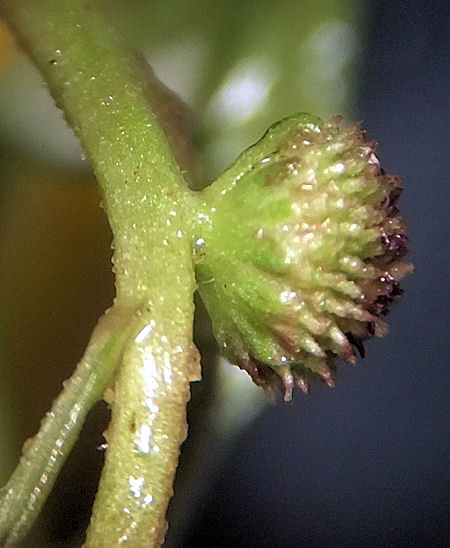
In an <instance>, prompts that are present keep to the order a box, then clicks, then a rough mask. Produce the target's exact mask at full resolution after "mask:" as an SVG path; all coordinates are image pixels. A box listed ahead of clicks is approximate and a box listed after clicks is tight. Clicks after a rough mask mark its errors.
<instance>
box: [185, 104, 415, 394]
mask: <svg viewBox="0 0 450 548" xmlns="http://www.w3.org/2000/svg"><path fill="white" fill-rule="evenodd" d="M339 122H340V118H334V119H332V120H330V121H328V122H323V121H322V120H320V119H318V118H314V117H311V116H308V115H304V114H301V115H298V116H295V117H293V118H288V119H286V120H283V121H282V122H280V123H278V124H276V125H275V126H273V127H271V128H270V129H269V130H268V132H267V133H266V134H265V136H264V137H263V138H262V139H261V141H259V142H258V143H257V144H256V145H254V146H253V147H251V148H250V149H248V150H247V151H245V152H244V153H243V154H242V155H241V156H240V157H239V158H238V159H237V160H236V162H235V163H234V164H233V166H232V167H231V168H230V169H229V170H228V171H227V172H226V173H225V174H224V175H222V177H221V178H220V179H219V180H218V181H217V182H216V183H214V184H213V185H212V186H211V187H209V188H208V189H206V190H205V191H203V193H202V198H203V200H202V208H201V213H199V214H198V216H197V217H198V224H197V226H196V227H195V230H194V233H195V258H196V273H197V280H198V288H199V292H200V294H201V296H202V298H203V301H204V303H205V305H206V308H207V309H208V311H209V314H210V316H211V319H212V324H213V330H214V334H215V336H216V338H217V341H218V343H219V346H220V347H221V351H222V352H223V354H225V355H226V356H227V357H228V358H229V359H230V360H231V361H232V362H234V363H236V364H237V365H238V366H239V367H241V368H243V369H245V370H246V371H248V373H249V374H250V376H251V377H252V379H253V380H254V382H255V383H256V384H258V385H261V386H262V387H263V388H265V389H266V391H267V392H268V394H269V396H273V394H274V390H275V388H276V387H277V386H279V387H282V388H283V390H284V393H285V396H284V397H285V400H290V399H291V397H292V390H293V388H294V387H295V386H297V387H299V388H301V389H302V390H304V391H306V390H307V389H308V385H309V383H310V381H311V380H312V379H314V378H315V377H318V378H321V379H322V380H323V381H324V382H326V383H327V384H328V385H330V386H332V385H333V381H332V371H333V370H334V365H333V359H334V357H339V358H343V359H344V360H346V361H347V362H350V363H354V362H355V360H356V358H355V348H356V349H358V350H359V351H360V353H361V354H362V353H363V346H362V341H363V340H364V339H367V338H369V337H371V336H373V335H378V336H382V335H384V334H385V333H386V325H385V324H384V323H383V321H382V320H381V319H380V315H383V314H386V312H387V310H388V306H389V305H390V304H391V302H392V300H393V299H394V297H396V296H397V295H399V294H400V293H401V289H400V286H399V283H398V280H399V279H400V278H402V277H403V276H404V275H406V274H407V273H409V272H411V270H412V267H411V266H410V265H409V264H406V263H402V262H400V260H399V259H400V257H401V256H402V255H403V254H404V252H405V251H406V236H405V233H406V231H405V226H404V223H403V221H402V219H401V217H400V216H399V213H398V209H397V208H396V202H397V199H398V197H399V195H400V192H401V186H400V181H399V179H398V178H396V177H393V176H389V175H385V174H384V172H383V171H382V170H381V169H380V166H379V162H378V159H377V157H376V155H375V153H376V149H377V145H376V143H373V142H368V141H366V140H365V136H364V133H363V132H362V130H361V128H360V126H359V125H356V124H355V125H352V126H349V127H346V128H339V127H338V126H339Z"/></svg>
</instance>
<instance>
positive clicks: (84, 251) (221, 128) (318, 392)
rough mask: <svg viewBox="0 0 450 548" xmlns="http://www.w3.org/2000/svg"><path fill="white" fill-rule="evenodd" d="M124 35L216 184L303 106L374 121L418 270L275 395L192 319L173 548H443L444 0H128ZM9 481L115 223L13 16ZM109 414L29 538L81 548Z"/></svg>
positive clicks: (116, 16) (1, 200) (99, 292)
mask: <svg viewBox="0 0 450 548" xmlns="http://www.w3.org/2000/svg"><path fill="white" fill-rule="evenodd" d="M104 4H105V8H106V9H105V12H106V13H107V16H108V17H109V18H111V21H112V23H113V24H114V25H116V28H117V29H118V32H120V33H123V34H124V36H125V38H126V40H127V41H128V43H130V44H131V46H132V47H133V48H135V49H136V51H139V52H141V53H143V54H144V56H145V58H146V60H147V61H148V62H149V63H150V64H151V65H152V67H153V69H154V71H155V73H156V75H157V77H158V78H160V79H161V80H162V81H163V82H164V83H165V84H166V85H167V86H168V87H170V88H171V89H173V90H174V91H175V92H176V93H177V94H178V95H179V96H180V97H181V99H182V100H183V101H184V102H185V103H186V105H187V107H188V110H189V112H190V114H189V115H188V116H187V120H188V122H189V132H190V135H191V139H192V142H193V143H194V144H195V146H196V148H197V150H198V154H199V156H198V157H199V158H200V162H199V167H198V171H197V180H198V184H199V185H203V184H205V182H207V181H210V180H212V178H214V177H215V176H216V175H217V174H218V173H220V172H221V171H222V170H223V169H224V168H225V167H226V166H227V165H228V164H229V163H230V162H231V161H232V160H233V159H234V157H235V156H236V155H237V154H238V153H239V152H240V151H241V150H242V149H244V148H246V147H247V146H249V145H251V144H252V143H253V142H255V141H256V140H257V139H258V138H259V137H260V136H261V134H262V133H263V132H264V130H265V129H266V128H267V127H268V126H269V125H270V124H271V123H272V122H274V121H276V120H278V119H280V118H283V117H285V116H287V115H289V114H292V113H294V112H298V111H307V112H312V113H315V114H318V115H320V116H322V117H324V118H326V117H331V116H333V115H335V114H343V115H344V119H345V120H346V121H353V120H363V124H364V127H365V128H367V130H368V135H369V138H370V139H376V140H377V141H379V142H380V143H381V154H380V156H381V160H382V163H383V166H384V167H385V169H386V170H387V171H388V172H390V173H395V174H399V175H401V176H402V178H403V181H404V187H405V192H404V196H403V198H402V200H401V209H402V211H403V214H404V217H405V218H406V220H407V223H408V226H409V229H410V240H411V249H412V251H411V253H410V255H409V259H410V260H411V261H413V262H414V263H415V266H416V273H415V274H414V275H413V276H412V277H411V278H410V279H407V280H405V282H404V284H403V286H404V288H405V290H406V291H405V295H404V296H403V298H402V299H401V301H402V302H401V303H400V305H399V306H398V307H394V309H393V311H392V313H391V314H390V316H389V318H388V321H389V323H390V325H391V333H390V335H389V336H388V337H387V338H386V339H382V340H377V341H372V342H369V344H368V345H367V347H368V348H367V351H368V352H367V354H368V357H366V359H365V360H364V361H362V362H360V364H359V365H358V366H357V367H356V368H352V367H350V366H344V365H342V366H341V367H339V370H338V374H337V379H336V380H337V382H336V388H335V389H334V390H330V389H328V388H326V387H324V386H321V385H318V386H313V388H312V391H311V393H310V394H309V395H308V396H306V397H305V396H302V395H300V394H297V395H296V397H295V398H294V402H293V403H292V404H281V403H279V404H277V405H276V406H267V405H266V404H265V402H264V397H263V396H262V395H261V394H260V393H259V392H258V391H257V390H256V389H255V388H254V387H253V385H252V384H251V382H250V380H249V379H248V378H246V376H245V374H243V373H242V372H240V371H239V370H237V368H232V367H231V366H230V365H229V364H227V363H225V362H224V361H223V360H220V359H218V358H217V357H216V353H215V346H214V342H213V341H212V338H211V334H210V331H209V325H208V321H207V318H205V316H204V314H203V313H202V312H201V306H200V305H199V309H200V313H199V315H198V318H197V322H196V332H197V341H198V345H199V347H200V348H201V350H202V358H203V366H204V377H205V380H204V381H203V382H202V383H198V384H196V385H194V386H193V398H192V401H191V404H190V436H189V439H188V441H187V442H186V443H185V445H184V448H183V454H182V459H181V466H180V469H179V473H178V476H177V483H176V488H175V493H176V495H175V497H174V499H173V501H172V503H171V507H170V513H169V521H170V529H169V532H168V535H167V539H166V546H169V547H171V548H182V547H185V548H188V547H189V548H194V547H197V546H212V547H222V546H224V547H225V546H227V547H249V548H253V547H255V548H256V547H293V548H295V547H300V546H307V547H331V546H333V547H334V546H357V547H359V546H361V547H366V546H369V547H372V546H373V547H375V546H394V547H396V546H400V547H401V546H436V547H441V546H442V547H444V546H447V545H448V543H449V535H448V510H449V508H448V506H449V505H448V495H447V493H448V479H449V478H448V469H449V462H448V441H447V440H448V437H449V436H448V433H449V432H448V428H447V424H448V422H447V414H448V406H447V400H448V392H447V388H448V383H447V378H448V365H449V363H448V362H449V344H448V343H449V327H448V324H449V322H448V309H449V300H448V289H447V286H448V277H449V264H450V254H449V246H448V237H447V233H448V230H449V214H448V211H447V210H448V207H449V193H448V188H449V185H448V181H447V178H448V170H449V164H448V129H447V128H448V119H449V115H450V108H449V99H448V95H449V88H450V76H449V70H448V68H449V61H450V55H449V52H450V41H449V31H450V28H449V20H450V17H449V16H450V10H449V8H448V3H447V2H445V1H442V2H440V1H430V0H428V1H426V0H422V1H420V0H398V1H396V2H390V1H387V0H380V1H372V2H370V1H367V2H364V1H363V0H315V1H314V2H310V1H307V0H304V1H301V0H285V1H283V2H278V3H277V2H273V1H267V0H260V1H257V2H255V1H253V2H252V1H249V0H240V1H234V0H232V1H228V2H223V3H221V2H214V1H213V0H192V1H191V2H183V1H181V0H166V1H162V0H160V1H156V0H134V1H130V2H120V1H119V0H115V1H112V2H111V1H110V2H106V1H105V2H104ZM0 156H1V158H0V166H1V168H0V276H1V283H0V360H1V366H0V481H1V483H4V482H5V481H6V479H7V478H8V476H9V474H10V473H11V471H12V470H13V468H14V466H15V463H16V461H17V459H18V456H19V454H20V449H21V446H22V444H23V442H24V441H25V439H26V438H27V437H29V436H31V435H33V434H34V433H35V432H36V430H37V428H38V426H39V422H40V419H41V417H42V415H43V414H44V413H45V412H46V410H47V409H48V408H49V406H50V404H51V401H52V400H53V398H54V397H55V396H56V394H57V393H58V392H59V390H60V388H61V382H62V380H64V379H65V378H67V377H68V376H69V375H70V373H71V371H72V369H73V366H74V364H75V363H76V362H77V360H78V359H79V358H80V357H81V355H82V353H83V350H84V347H85V345H86V343H87V340H88V337H89V334H90V332H91V330H92V328H93V326H94V325H95V322H96V319H97V318H98V316H99V315H100V314H101V313H102V312H103V310H104V309H105V308H106V307H107V306H109V304H110V303H111V300H112V296H113V278H112V275H111V272H110V270H111V269H110V257H111V249H110V239H111V237H110V233H109V228H108V225H107V221H106V218H105V216H104V213H103V211H102V210H101V209H100V207H99V196H98V194H97V189H96V186H95V180H94V178H93V175H92V172H91V169H90V166H89V165H88V162H87V161H86V160H85V158H84V156H83V153H82V150H81V148H80V146H79V144H78V143H77V141H76V140H75V138H74V137H73V136H72V134H71V131H70V130H69V129H68V128H67V127H66V125H65V123H64V121H63V119H62V115H61V113H60V112H58V111H57V110H56V108H55V107H54V105H53V102H52V100H51V99H50V97H49V95H48V93H47V91H46V89H45V86H44V84H43V83H42V80H41V78H40V76H39V74H38V73H37V71H36V70H35V69H34V68H33V66H32V65H31V64H30V63H29V62H28V61H27V60H26V58H25V57H24V56H23V55H22V54H21V53H19V52H18V51H17V49H16V48H15V47H14V45H13V41H12V39H11V37H10V35H9V34H8V32H7V30H6V28H5V27H4V26H3V25H2V24H1V22H0ZM107 421H108V410H107V408H106V406H105V405H103V404H98V405H97V406H96V407H95V408H94V409H93V411H92V412H91V414H90V415H89V417H88V420H87V422H86V425H85V428H84V430H83V434H82V437H81V439H80V442H79V443H78V444H77V446H76V448H75V450H74V452H73V453H72V455H71V457H70V458H69V460H68V462H67V464H66V466H65V467H64V469H63V471H62V474H61V476H60V478H59V480H58V481H57V484H56V486H55V489H54V492H53V494H52V495H51V497H50V498H49V500H48V502H47V504H46V506H45V509H44V512H43V514H42V516H41V518H40V519H39V521H38V523H37V524H36V525H35V527H34V528H33V531H32V533H31V534H30V536H29V538H28V539H27V540H26V541H24V542H23V543H22V545H21V546H23V547H30V548H40V547H59V546H67V547H78V546H81V544H82V539H83V531H84V530H85V528H86V526H87V523H88V520H89V515H90V507H91V504H92V500H93V497H94V495H95V490H96V485H97V481H98V476H99V473H100V470H101V466H102V460H103V453H102V451H101V450H99V449H97V447H99V446H100V445H101V444H102V443H103V441H102V435H101V433H102V431H103V430H104V429H105V427H106V424H107Z"/></svg>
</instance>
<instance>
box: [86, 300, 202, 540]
mask: <svg viewBox="0 0 450 548" xmlns="http://www.w3.org/2000/svg"><path fill="white" fill-rule="evenodd" d="M152 313H153V314H154V313H155V311H153V312H152ZM157 316H158V317H159V318H161V315H156V316H155V318H156V317H157ZM149 317H150V313H149ZM170 331H171V329H170V326H167V325H165V324H164V321H163V322H161V321H160V320H159V321H158V320H156V319H150V321H149V322H148V323H147V324H146V326H145V327H144V328H143V329H142V331H141V332H140V333H139V334H138V335H137V336H136V337H135V339H134V340H133V341H131V342H130V343H129V344H128V347H127V349H126V350H125V354H124V361H123V367H122V368H121V369H120V372H119V376H118V379H117V383H116V387H115V392H114V406H113V418H112V422H111V425H110V427H109V430H108V432H107V433H106V438H107V441H108V443H109V449H108V452H107V459H106V464H105V469H104V473H103V475H102V479H101V481H100V490H99V494H98V496H97V499H96V502H95V505H94V513H93V519H92V521H91V526H90V529H89V531H88V538H87V542H86V546H87V547H89V548H97V547H99V546H104V547H109V546H116V545H120V544H123V543H126V545H127V546H135V547H142V546H159V545H160V544H161V543H162V541H163V539H164V534H165V530H166V522H165V514H166V509H167V504H168V501H169V499H170V497H171V496H172V482H173V478H174V475H175V471H176V467H177V462H178V455H179V447H180V445H181V443H182V442H183V440H184V439H185V437H186V431H187V428H186V403H187V401H188V399H189V381H190V380H196V379H197V378H198V372H197V370H196V367H195V364H196V363H197V359H196V349H195V347H194V346H193V344H192V342H191V341H189V340H188V339H184V340H183V339H180V338H179V337H176V336H169V337H167V336H166V333H168V332H170ZM193 365H194V368H193V369H191V368H192V366H193ZM186 373H188V374H186ZM116 501H117V502H116ZM110 507H112V510H111V508H110ZM111 520H112V523H113V524H114V526H113V527H111V525H110V523H111Z"/></svg>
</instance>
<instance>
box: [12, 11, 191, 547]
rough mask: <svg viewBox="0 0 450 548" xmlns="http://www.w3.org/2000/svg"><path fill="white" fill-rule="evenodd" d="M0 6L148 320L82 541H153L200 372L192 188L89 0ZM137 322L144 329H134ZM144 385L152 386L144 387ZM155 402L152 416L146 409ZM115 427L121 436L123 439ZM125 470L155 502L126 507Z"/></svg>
mask: <svg viewBox="0 0 450 548" xmlns="http://www.w3.org/2000/svg"><path fill="white" fill-rule="evenodd" d="M1 9H2V11H3V12H4V14H5V15H6V17H7V20H8V21H9V23H10V25H11V26H12V28H14V29H15V30H16V34H17V36H18V37H19V39H20V41H21V43H22V44H23V45H24V47H25V48H26V50H27V51H28V52H29V53H30V55H31V56H32V57H33V59H34V60H35V62H36V64H37V65H38V67H39V68H40V70H41V71H42V73H43V75H44V76H45V78H46V80H47V83H48V85H49V88H50V91H51V93H52V95H53V96H54V98H55V100H56V102H57V104H58V105H59V106H61V107H62V108H63V109H64V113H65V116H66V119H67V121H68V122H69V123H70V124H71V125H72V127H73V129H74V131H75V133H76V134H77V135H78V136H79V138H80V140H81V143H82V144H83V147H84V149H85V151H86V154H87V155H88V157H89V158H90V160H91V162H92V165H93V167H94V170H95V174H96V176H97V179H98V181H99V184H100V187H101V189H102V192H103V196H104V205H105V209H106V212H107V215H108V219H109V222H110V225H111V228H112V231H113V236H114V249H115V252H114V258H113V262H114V268H115V274H116V288H117V296H116V301H115V305H114V306H115V307H118V306H119V307H125V308H128V309H130V308H131V309H133V310H140V311H141V315H142V319H143V321H144V323H145V322H147V324H146V325H145V326H143V327H142V329H141V331H140V335H138V336H137V337H136V338H135V339H134V342H133V343H130V345H129V348H128V350H127V352H126V353H125V354H124V356H123V360H122V364H121V367H120V370H119V373H118V376H117V379H116V383H115V394H116V397H115V400H114V401H113V402H112V407H113V419H112V424H111V427H110V440H109V449H108V451H107V457H106V468H105V474H104V476H103V478H102V480H101V485H100V492H99V495H98V500H97V503H96V505H95V518H94V520H93V524H92V527H91V530H90V534H89V540H88V544H89V545H90V546H99V547H100V546H108V548H109V547H112V546H115V545H116V544H121V543H122V542H123V541H121V540H120V539H121V538H122V537H123V536H124V535H128V536H129V545H134V546H152V545H154V544H156V543H157V542H158V540H159V539H161V538H162V536H163V528H164V519H163V513H164V511H165V507H166V506H167V503H168V500H169V498H170V493H171V485H172V478H173V474H174V470H175V466H176V460H177V454H178V446H179V444H180V443H181V442H182V440H183V438H184V431H185V410H184V407H185V402H186V399H187V397H188V384H189V381H191V380H194V379H198V378H199V376H200V375H199V371H198V360H197V357H196V353H195V352H193V351H192V316H193V300H192V294H193V291H194V289H195V282H194V275H193V267H192V257H191V254H192V250H191V244H190V242H191V236H190V234H189V222H188V218H189V216H190V215H191V213H190V212H191V210H192V209H193V208H192V201H193V198H192V194H191V193H190V191H189V190H188V189H187V187H186V184H185V181H184V179H183V177H182V175H181V173H180V170H179V168H178V166H177V164H176V162H175V160H174V158H173V155H172V153H171V151H170V148H169V146H168V144H167V141H166V138H165V135H164V133H163V131H162V130H161V129H160V127H159V125H158V122H157V119H156V116H155V114H154V113H153V112H152V110H151V108H150V105H149V103H148V100H147V93H146V90H145V85H144V83H143V82H144V79H143V78H142V77H141V75H140V74H139V67H138V65H137V63H136V61H135V58H134V56H133V55H130V54H129V52H128V51H127V50H126V49H124V48H123V46H122V44H121V43H120V40H119V39H118V38H117V36H116V33H115V32H114V31H112V30H111V29H110V28H109V27H108V25H107V24H106V23H105V21H104V20H103V18H102V16H101V14H100V13H99V12H98V11H97V10H96V9H95V8H94V7H93V5H91V2H88V1H86V0H4V2H3V3H2V6H1ZM146 329H147V330H150V331H151V332H152V336H149V337H147V338H145V337H144V336H143V335H142V333H146ZM140 337H141V338H140ZM141 339H142V340H141ZM152 363H153V364H154V371H153V372H151V370H150V369H149V368H150V367H151V364H152ZM169 370H170V371H171V372H172V379H173V380H172V381H171V382H169V381H168V380H167V378H168V377H167V374H168V371H169ZM149 375H150V377H149ZM147 381H148V383H150V384H151V382H150V381H152V382H154V383H155V387H154V390H153V388H152V389H151V391H150V392H151V393H150V392H149V391H148V389H147V384H148V383H147ZM152 386H153V385H152ZM153 398H154V402H155V403H154V406H155V407H158V412H156V411H154V407H153V404H152V405H150V400H152V399H153ZM132 413H135V414H136V423H135V424H136V428H138V429H139V430H136V432H141V431H142V428H144V430H145V431H151V432H153V433H154V436H155V437H154V442H152V443H154V447H155V449H154V451H153V450H152V451H153V452H151V454H148V455H147V456H144V457H143V458H141V457H142V456H141V455H138V454H137V453H136V450H137V445H136V435H137V434H136V433H134V434H132V433H131V430H130V428H131V426H130V425H131V422H130V417H131V414H132ZM124 424H126V425H128V432H129V434H127V435H126V436H125V438H124V439H122V438H121V436H120V435H119V433H120V432H121V429H122V428H123V425H124ZM152 439H153V438H152ZM149 443H150V442H149ZM152 447H153V445H152ZM157 449H158V451H159V453H158V456H156V455H157ZM130 466H131V468H130ZM131 476H132V477H134V478H137V480H139V481H140V478H143V481H144V482H145V492H146V493H148V494H149V495H151V496H154V497H155V504H154V505H153V506H152V508H153V507H154V508H155V509H156V508H157V510H155V511H153V510H151V511H150V510H148V508H147V507H146V506H145V505H146V504H147V503H146V501H145V500H144V499H142V500H141V498H140V497H136V500H134V499H133V502H134V504H133V505H131V507H130V493H132V494H133V493H134V491H133V489H131V491H130V485H131V484H130V477H131ZM151 482H155V486H153V485H152V484H151ZM156 484H157V485H156ZM133 485H136V484H133ZM154 487H155V489H154ZM148 500H149V499H147V501H148ZM125 509H128V510H130V512H129V513H127V512H125ZM133 513H136V517H135V516H134V515H133ZM137 514H139V517H138V515H137ZM118 516H120V520H119V518H118ZM135 522H136V523H137V525H136V526H134V525H133V524H134V523H135ZM149 531H150V533H149Z"/></svg>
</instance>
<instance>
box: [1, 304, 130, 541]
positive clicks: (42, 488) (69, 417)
mask: <svg viewBox="0 0 450 548" xmlns="http://www.w3.org/2000/svg"><path fill="white" fill-rule="evenodd" d="M135 323H136V319H135V320H133V319H132V318H131V321H130V316H129V314H127V313H126V314H118V313H117V310H114V311H112V310H109V311H108V312H107V313H106V314H105V315H104V316H103V317H102V318H101V319H100V321H99V322H98V325H97V326H96V328H95V330H94V332H93V334H92V338H91V343H90V344H89V346H88V348H87V349H86V352H85V354H84V356H83V359H82V360H81V361H80V363H79V364H78V367H77V368H76V370H75V372H74V374H73V375H72V377H71V378H70V379H69V380H68V381H66V382H65V383H64V389H63V391H62V392H61V394H60V395H59V396H58V398H57V399H56V400H55V402H54V404H53V406H52V408H51V410H50V411H49V412H48V413H47V415H46V417H45V418H44V420H43V421H42V425H41V428H40V430H39V432H38V434H37V435H36V436H35V437H34V438H32V439H30V440H28V441H27V442H26V443H25V445H24V449H23V454H22V457H21V459H20V462H19V464H18V465H17V467H16V469H15V470H14V472H13V474H12V476H11V478H10V479H9V481H8V483H7V484H6V485H5V487H4V488H3V489H2V497H1V499H0V545H1V546H3V545H5V544H7V545H9V544H10V543H13V542H17V541H19V540H20V539H21V538H23V537H24V536H25V535H26V533H27V532H28V530H29V529H30V527H31V525H32V524H33V521H34V519H35V518H36V516H37V514H38V513H39V511H40V509H41V508H42V506H43V504H44V502H45V500H46V499H47V496H48V495H49V493H50V491H51V489H52V487H53V484H54V483H55V480H56V477H57V475H58V472H59V470H60V469H61V467H62V465H63V464H64V462H65V460H66V459H67V457H68V455H69V453H70V451H71V449H72V447H73V445H74V443H75V441H76V440H77V438H78V434H79V432H80V430H81V427H82V425H83V422H84V419H85V418H86V415H87V413H88V411H89V410H90V409H91V407H92V406H93V405H94V403H95V402H96V401H97V400H99V399H100V398H101V397H102V394H103V392H104V391H105V388H106V387H107V384H108V381H109V380H110V378H111V375H112V373H113V371H114V369H115V367H116V365H117V363H118V361H119V359H120V354H121V349H122V346H123V343H124V341H125V339H126V337H127V336H128V335H129V333H130V329H132V328H133V326H134V325H135ZM135 329H136V327H135Z"/></svg>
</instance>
